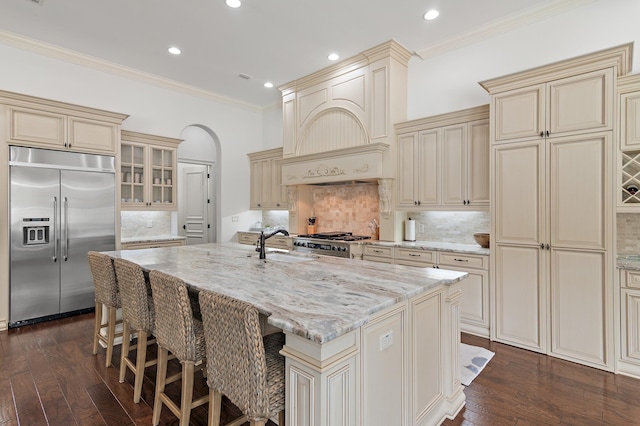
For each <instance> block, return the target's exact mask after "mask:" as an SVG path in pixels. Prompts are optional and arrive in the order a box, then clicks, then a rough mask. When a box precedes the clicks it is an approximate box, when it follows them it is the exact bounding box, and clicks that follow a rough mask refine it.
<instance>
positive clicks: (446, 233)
mask: <svg viewBox="0 0 640 426" xmlns="http://www.w3.org/2000/svg"><path fill="white" fill-rule="evenodd" d="M407 216H408V217H409V218H411V219H413V220H415V221H416V241H434V242H436V241H437V242H443V243H458V244H476V242H475V240H474V239H473V234H475V233H476V232H490V231H491V216H490V215H489V213H488V212H466V211H460V212H455V211H437V212H409V213H408V215H407Z"/></svg>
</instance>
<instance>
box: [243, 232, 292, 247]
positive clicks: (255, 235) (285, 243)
mask: <svg viewBox="0 0 640 426" xmlns="http://www.w3.org/2000/svg"><path fill="white" fill-rule="evenodd" d="M259 239H260V233H259V232H242V231H241V232H238V243H240V244H247V245H252V246H255V245H257V243H258V240H259ZM265 247H267V248H275V249H280V250H292V249H293V238H292V237H287V236H285V235H274V236H273V237H271V238H269V239H268V240H267V241H266V242H265Z"/></svg>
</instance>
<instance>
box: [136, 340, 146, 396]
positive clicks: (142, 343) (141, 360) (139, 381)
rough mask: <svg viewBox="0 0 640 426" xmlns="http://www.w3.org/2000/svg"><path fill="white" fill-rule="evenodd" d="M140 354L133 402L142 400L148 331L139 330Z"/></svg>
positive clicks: (137, 359)
mask: <svg viewBox="0 0 640 426" xmlns="http://www.w3.org/2000/svg"><path fill="white" fill-rule="evenodd" d="M137 347H138V355H137V357H136V371H135V373H136V379H135V381H134V385H133V402H135V403H136V404H137V403H138V402H140V395H141V394H142V379H144V365H145V363H146V362H147V332H146V331H145V330H138V346H137Z"/></svg>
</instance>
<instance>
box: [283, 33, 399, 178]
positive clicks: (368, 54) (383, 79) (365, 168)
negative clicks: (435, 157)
mask: <svg viewBox="0 0 640 426" xmlns="http://www.w3.org/2000/svg"><path fill="white" fill-rule="evenodd" d="M410 58H411V52H409V51H408V50H407V49H405V48H404V47H403V46H401V45H400V44H398V43H397V42H395V41H393V40H390V41H388V42H386V43H383V44H381V45H379V46H376V47H373V48H371V49H369V50H366V51H364V52H362V53H360V54H358V55H356V56H354V57H352V58H349V59H346V60H345V61H342V62H340V63H337V64H335V65H333V66H331V67H328V68H325V69H322V70H320V71H318V72H316V73H314V74H311V75H309V76H307V77H304V78H301V79H299V80H295V81H293V82H290V83H288V84H285V85H283V86H281V87H280V88H279V89H280V91H281V92H282V112H283V122H282V123H283V159H282V161H281V165H282V184H283V185H328V184H344V183H357V182H377V180H378V179H383V178H392V177H395V163H396V161H395V129H394V127H393V124H394V123H397V122H401V121H404V120H406V108H407V67H408V63H409V59H410Z"/></svg>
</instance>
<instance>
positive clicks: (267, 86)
mask: <svg viewBox="0 0 640 426" xmlns="http://www.w3.org/2000/svg"><path fill="white" fill-rule="evenodd" d="M264 87H266V88H267V89H271V88H272V87H273V83H272V82H270V81H267V82H266V83H265V84H264Z"/></svg>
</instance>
